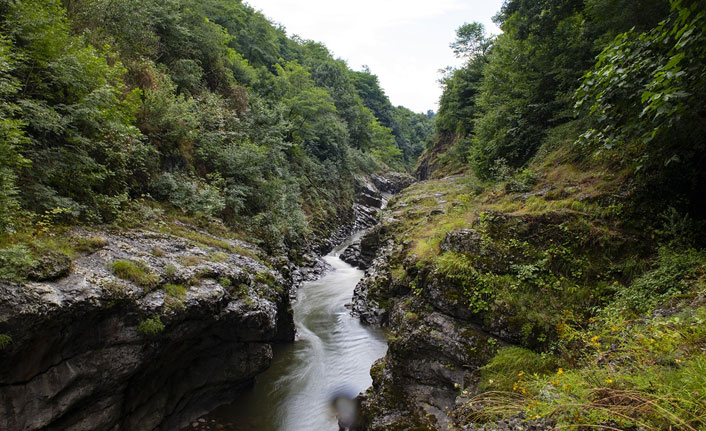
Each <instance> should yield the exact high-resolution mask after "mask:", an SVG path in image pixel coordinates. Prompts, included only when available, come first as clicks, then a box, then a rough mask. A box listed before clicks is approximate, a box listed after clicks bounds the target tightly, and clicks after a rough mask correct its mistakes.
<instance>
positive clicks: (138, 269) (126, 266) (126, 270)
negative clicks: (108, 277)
mask: <svg viewBox="0 0 706 431" xmlns="http://www.w3.org/2000/svg"><path fill="white" fill-rule="evenodd" d="M110 266H111V269H112V270H113V274H115V276H116V277H118V278H122V279H123V280H128V281H132V282H133V283H135V284H137V285H138V286H142V287H145V288H153V287H156V286H157V284H158V283H159V277H158V276H157V275H155V274H153V273H152V272H151V271H150V270H149V268H148V267H147V265H146V264H145V263H144V262H141V261H135V260H116V261H115V262H113V263H112V264H111V265H110Z"/></svg>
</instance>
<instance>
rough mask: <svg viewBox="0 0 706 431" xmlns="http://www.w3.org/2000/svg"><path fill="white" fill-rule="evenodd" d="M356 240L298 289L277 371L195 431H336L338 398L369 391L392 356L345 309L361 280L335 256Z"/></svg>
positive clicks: (376, 333)
mask: <svg viewBox="0 0 706 431" xmlns="http://www.w3.org/2000/svg"><path fill="white" fill-rule="evenodd" d="M355 238H356V237H353V238H350V239H349V240H348V241H346V242H345V243H344V244H342V245H340V246H338V247H337V248H335V249H334V250H333V251H332V252H331V253H329V254H328V255H326V256H324V257H323V259H324V260H325V261H326V262H327V263H328V264H329V265H331V267H332V268H333V269H330V270H329V271H328V272H327V273H326V274H325V275H324V276H323V277H321V278H320V279H318V280H316V281H312V282H307V283H304V284H303V285H302V286H301V287H300V288H299V291H298V293H297V300H296V302H295V303H294V305H293V307H292V308H293V310H294V323H295V325H296V328H297V337H296V340H295V341H294V343H291V344H287V345H280V346H275V348H274V359H273V361H272V365H271V366H270V368H269V369H267V371H265V372H264V373H262V374H260V375H259V376H257V377H256V380H255V386H254V387H253V388H252V389H250V390H248V391H247V392H245V393H243V394H242V395H241V396H239V397H238V398H236V399H235V400H234V401H233V402H232V403H230V404H228V405H225V406H222V407H220V408H218V409H217V410H215V411H214V412H212V413H210V414H209V415H207V416H205V417H204V418H202V419H201V420H202V421H203V420H204V419H205V423H203V422H202V423H199V424H198V425H197V426H196V427H195V428H199V429H223V430H233V431H245V430H247V431H337V430H338V423H337V420H336V416H335V412H334V410H333V408H332V404H331V401H332V398H333V396H334V394H344V395H345V396H347V397H349V398H353V397H355V396H356V395H357V394H358V393H359V392H362V391H364V390H365V389H366V388H368V387H369V386H370V385H371V384H372V379H371V378H370V367H371V366H372V364H373V362H374V361H375V360H376V359H378V358H380V357H382V356H384V355H385V351H386V350H387V344H386V341H385V335H384V333H383V332H382V331H381V330H379V329H376V328H372V327H368V326H364V325H362V324H361V323H360V320H359V319H358V318H356V317H353V316H351V314H350V310H349V309H348V308H346V306H345V304H346V303H349V302H350V301H351V299H352V297H353V289H354V288H355V285H356V284H357V283H358V281H360V279H361V278H362V277H363V274H364V273H363V271H361V270H359V269H356V268H354V267H352V266H351V265H349V264H347V263H345V262H343V261H342V260H341V259H339V257H338V256H339V255H340V253H341V252H343V250H345V248H346V247H347V246H348V245H349V244H350V243H351V241H352V240H354V239H355ZM194 425H196V424H194ZM187 429H188V428H187ZM192 429H194V428H192Z"/></svg>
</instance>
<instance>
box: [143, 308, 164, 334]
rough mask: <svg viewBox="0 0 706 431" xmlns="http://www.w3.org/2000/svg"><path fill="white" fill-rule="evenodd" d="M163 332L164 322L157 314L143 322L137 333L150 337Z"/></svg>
mask: <svg viewBox="0 0 706 431" xmlns="http://www.w3.org/2000/svg"><path fill="white" fill-rule="evenodd" d="M162 331H164V324H163V323H162V320H161V319H160V318H159V316H158V315H156V314H155V315H154V316H152V317H149V318H147V319H145V320H143V321H142V322H140V324H139V325H138V326H137V332H138V333H139V334H142V335H145V336H148V337H153V336H155V335H158V334H159V333H161V332H162Z"/></svg>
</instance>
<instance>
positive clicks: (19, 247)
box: [0, 244, 37, 280]
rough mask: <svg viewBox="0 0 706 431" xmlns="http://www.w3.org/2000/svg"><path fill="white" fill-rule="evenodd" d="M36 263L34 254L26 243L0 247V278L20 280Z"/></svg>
mask: <svg viewBox="0 0 706 431" xmlns="http://www.w3.org/2000/svg"><path fill="white" fill-rule="evenodd" d="M36 263H37V259H36V256H35V255H34V253H33V252H32V250H30V249H29V248H28V247H27V246H26V245H24V244H12V245H9V246H7V247H5V248H2V249H0V278H4V279H7V280H21V279H23V278H24V277H25V276H26V275H27V271H28V270H29V269H30V268H31V267H33V266H34V265H36Z"/></svg>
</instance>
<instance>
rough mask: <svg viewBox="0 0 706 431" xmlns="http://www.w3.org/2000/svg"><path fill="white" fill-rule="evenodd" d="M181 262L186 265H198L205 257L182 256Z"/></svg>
mask: <svg viewBox="0 0 706 431" xmlns="http://www.w3.org/2000/svg"><path fill="white" fill-rule="evenodd" d="M179 262H180V263H181V264H182V265H184V266H196V265H198V264H199V263H202V262H203V259H202V258H200V257H198V256H182V257H180V258H179Z"/></svg>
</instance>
